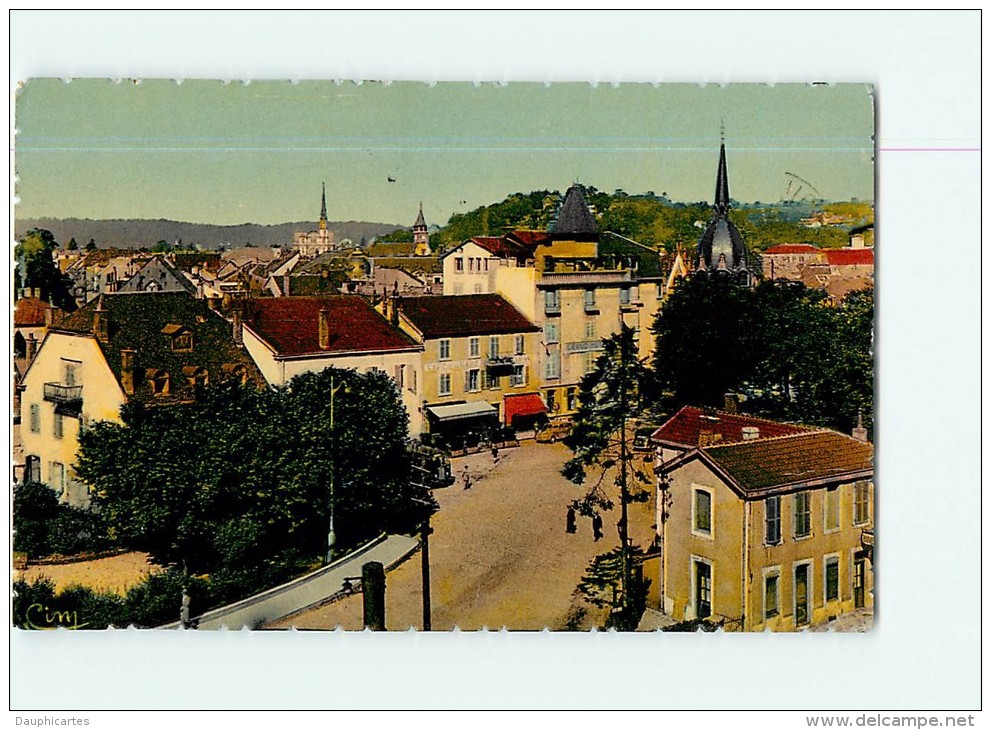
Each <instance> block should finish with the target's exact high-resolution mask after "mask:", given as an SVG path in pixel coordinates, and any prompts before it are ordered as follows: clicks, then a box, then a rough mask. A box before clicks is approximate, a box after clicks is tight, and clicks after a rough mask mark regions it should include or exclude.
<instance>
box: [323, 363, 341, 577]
mask: <svg viewBox="0 0 991 730" xmlns="http://www.w3.org/2000/svg"><path fill="white" fill-rule="evenodd" d="M343 387H344V383H341V384H340V385H338V386H336V387H335V386H334V376H333V375H332V376H330V524H329V525H328V528H327V555H326V556H325V558H324V561H323V562H324V565H327V564H329V563H330V562H331V561H332V560H333V559H334V545H335V544H336V543H337V535H335V534H334V480H335V478H336V476H337V460H336V458H335V454H336V449H335V447H336V443H337V442H336V439H335V438H334V396H335V395H337V391H339V390H340V389H341V388H343Z"/></svg>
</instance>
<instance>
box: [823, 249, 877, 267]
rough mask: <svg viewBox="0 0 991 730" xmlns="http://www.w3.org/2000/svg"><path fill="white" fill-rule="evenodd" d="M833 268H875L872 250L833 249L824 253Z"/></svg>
mask: <svg viewBox="0 0 991 730" xmlns="http://www.w3.org/2000/svg"><path fill="white" fill-rule="evenodd" d="M823 253H824V254H826V260H827V261H828V262H829V264H830V265H831V266H873V265H874V249H872V248H831V249H826V250H825V251H823Z"/></svg>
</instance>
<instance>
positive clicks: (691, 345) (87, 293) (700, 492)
mask: <svg viewBox="0 0 991 730" xmlns="http://www.w3.org/2000/svg"><path fill="white" fill-rule="evenodd" d="M15 122H16V127H17V137H16V145H15V149H14V153H15V170H16V175H17V195H18V203H17V207H16V208H15V238H16V240H15V241H14V242H13V249H12V256H13V260H14V269H13V279H14V281H13V331H12V335H11V336H12V346H13V371H12V377H13V454H12V458H13V519H12V525H13V529H14V535H13V547H14V565H13V568H14V585H13V592H14V604H13V607H14V610H13V622H14V624H15V625H16V626H18V627H20V628H24V629H54V628H59V627H64V628H70V629H103V628H106V627H108V626H115V627H126V626H132V625H133V626H137V627H139V628H168V629H185V630H201V631H202V630H208V629H217V628H221V627H224V626H226V627H228V628H232V629H239V628H241V627H245V626H246V627H249V628H251V629H254V630H265V631H280V630H287V629H290V628H293V627H295V628H296V629H300V630H302V629H309V630H331V629H335V628H337V627H341V628H344V629H347V630H361V629H363V628H370V629H373V630H398V631H404V630H407V629H409V628H411V627H412V628H414V629H417V630H432V631H449V630H452V629H454V628H460V629H462V630H478V629H482V628H488V629H493V630H497V629H501V628H503V627H505V628H507V629H510V630H541V629H544V628H549V629H551V630H556V631H588V630H591V629H608V628H615V629H618V630H621V631H691V632H695V631H704V632H705V631H717V630H724V631H765V630H770V631H804V630H809V631H866V630H868V629H869V628H870V627H871V626H872V624H873V611H874V604H875V583H874V573H875V570H874V504H875V486H874V471H873V469H874V466H873V465H874V450H873V441H874V417H873V416H874V358H873V347H874V346H873V327H874V293H873V292H874V253H875V243H876V242H875V236H874V157H873V150H874V143H873V133H874V99H873V91H872V89H871V87H870V86H867V85H863V84H841V85H835V86H827V85H817V84H809V85H804V84H791V85H788V84H786V85H777V86H773V87H770V86H764V85H757V84H754V85H746V84H741V85H730V86H727V87H719V86H699V85H689V84H681V85H679V84H670V85H658V86H652V85H637V84H629V85H619V86H615V87H612V86H590V85H588V84H561V85H553V86H544V85H542V84H509V85H480V86H476V85H472V84H436V85H433V86H428V85H426V84H414V83H394V84H380V83H370V82H366V83H363V84H357V83H350V82H348V83H335V82H326V83H323V82H319V83H318V82H302V83H289V82H252V83H250V84H241V83H222V82H219V81H217V82H214V81H185V82H182V83H177V82H173V81H169V80H144V81H141V82H132V81H129V80H125V81H118V82H111V81H106V80H95V79H94V80H74V81H72V82H71V83H65V82H63V81H61V80H48V79H42V80H35V81H30V82H28V83H27V84H25V86H24V87H23V88H22V89H21V92H20V94H19V96H18V99H17V106H16V119H15Z"/></svg>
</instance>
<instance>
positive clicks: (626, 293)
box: [619, 286, 630, 304]
mask: <svg viewBox="0 0 991 730" xmlns="http://www.w3.org/2000/svg"><path fill="white" fill-rule="evenodd" d="M619 303H620V304H629V303H630V288H629V287H626V286H624V287H623V288H622V289H620V290H619Z"/></svg>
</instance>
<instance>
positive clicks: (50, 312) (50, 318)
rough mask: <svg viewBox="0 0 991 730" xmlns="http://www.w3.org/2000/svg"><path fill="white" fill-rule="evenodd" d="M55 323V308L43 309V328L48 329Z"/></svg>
mask: <svg viewBox="0 0 991 730" xmlns="http://www.w3.org/2000/svg"><path fill="white" fill-rule="evenodd" d="M54 323H55V308H54V307H48V308H46V309H45V329H49V328H50V327H51V326H52V325H53V324H54Z"/></svg>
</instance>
